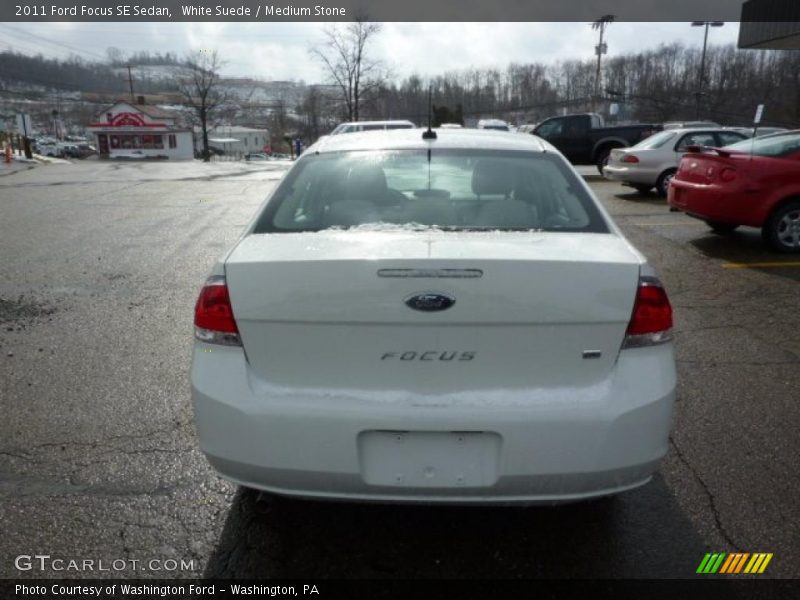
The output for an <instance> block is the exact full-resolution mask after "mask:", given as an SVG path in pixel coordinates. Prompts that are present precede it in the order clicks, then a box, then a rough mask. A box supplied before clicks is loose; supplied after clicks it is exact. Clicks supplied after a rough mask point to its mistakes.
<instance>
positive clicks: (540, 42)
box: [0, 22, 739, 83]
mask: <svg viewBox="0 0 800 600" xmlns="http://www.w3.org/2000/svg"><path fill="white" fill-rule="evenodd" d="M324 26H325V24H323V23H307V22H306V23H15V24H8V23H0V49H2V50H6V49H13V50H16V51H19V52H23V53H25V54H36V53H42V54H44V55H46V56H60V57H65V56H69V55H70V54H78V55H79V56H81V57H82V58H84V59H87V60H98V59H104V58H105V57H106V49H107V48H108V47H110V46H114V47H117V48H119V49H120V50H122V51H123V52H124V53H126V54H127V53H132V52H135V51H140V50H150V51H159V52H162V53H163V52H167V51H169V52H175V53H177V54H179V55H183V54H185V53H187V52H190V51H193V50H198V49H201V48H210V49H217V50H219V52H220V54H221V55H222V57H223V59H224V60H225V61H226V66H225V69H224V73H225V74H226V75H229V76H237V77H255V78H260V79H266V80H286V79H294V80H301V79H302V80H305V81H306V82H309V83H316V82H321V81H323V80H324V78H325V76H324V72H323V71H322V69H321V68H320V66H319V64H318V63H317V62H316V61H315V60H314V59H313V58H312V57H311V56H310V54H309V52H308V49H309V48H310V47H311V46H313V45H314V44H315V43H319V41H320V40H321V37H322V36H321V30H322V28H323V27H324ZM738 32H739V24H738V23H726V24H725V26H724V27H721V28H713V29H711V32H710V34H709V44H727V43H735V42H736V40H737V37H738ZM606 41H607V43H608V55H609V56H613V55H615V54H622V53H627V52H632V51H639V50H643V49H647V48H655V47H657V46H658V45H659V44H663V43H671V42H675V41H680V42H683V43H684V44H687V45H702V43H703V28H702V27H691V26H690V24H689V23H613V24H612V25H611V26H610V27H609V28H608V30H607V34H606ZM596 43H597V32H596V31H593V30H592V28H591V26H590V25H589V24H588V23H385V24H384V25H383V31H382V32H381V33H380V35H379V36H378V37H376V38H375V41H374V44H373V47H372V50H373V52H374V54H375V55H376V56H377V57H379V58H381V59H383V60H384V61H385V62H386V63H387V64H389V65H391V66H392V68H393V70H394V73H395V74H396V75H398V76H400V77H403V76H406V75H409V74H411V73H419V74H422V75H432V74H437V73H442V72H444V71H450V70H459V69H464V68H469V67H492V66H494V67H501V68H502V67H505V66H506V65H507V64H508V63H509V62H518V63H524V62H547V63H549V62H555V61H558V60H562V59H572V58H591V57H592V55H593V53H594V45H595V44H596Z"/></svg>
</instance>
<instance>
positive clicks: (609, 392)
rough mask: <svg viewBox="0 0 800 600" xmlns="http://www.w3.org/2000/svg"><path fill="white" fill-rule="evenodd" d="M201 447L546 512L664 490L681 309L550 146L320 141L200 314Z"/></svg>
mask: <svg viewBox="0 0 800 600" xmlns="http://www.w3.org/2000/svg"><path fill="white" fill-rule="evenodd" d="M194 324H195V344H194V355H193V364H192V373H191V381H192V395H193V401H194V408H195V414H196V423H197V431H198V436H199V440H200V445H201V448H202V450H203V452H204V453H205V454H206V456H207V457H208V460H209V461H210V462H211V464H212V465H213V466H214V468H215V469H216V470H217V471H218V472H219V473H221V474H222V475H223V476H224V477H226V478H228V479H230V480H232V481H234V482H236V483H239V484H241V485H244V486H247V487H250V488H256V489H260V490H264V491H268V492H273V493H278V494H286V495H292V496H303V497H314V498H337V499H353V500H375V501H392V502H444V503H539V502H545V503H547V502H559V501H571V500H580V499H586V498H592V497H596V496H604V495H610V494H614V493H617V492H621V491H624V490H628V489H631V488H634V487H637V486H639V485H642V484H644V483H646V482H647V481H648V480H649V479H650V477H651V475H652V473H653V471H654V470H655V469H656V468H657V465H658V462H659V460H660V459H661V458H662V457H663V455H664V454H665V452H666V451H667V446H668V435H669V430H670V424H671V417H672V410H673V403H674V397H675V381H676V378H675V360H674V355H673V347H672V334H671V328H672V309H671V307H670V304H669V300H668V299H667V296H666V293H665V291H664V289H663V287H662V286H661V284H660V282H659V280H658V279H657V278H656V276H655V274H654V272H653V270H652V269H651V267H650V266H649V265H648V264H647V262H646V260H645V258H644V257H643V256H642V255H641V254H640V253H639V252H638V251H637V250H636V249H635V248H633V246H632V245H631V244H630V243H629V242H628V241H627V240H626V239H625V238H624V237H623V236H622V234H621V233H620V232H619V230H618V229H617V227H616V226H615V225H614V223H613V222H612V221H611V219H610V217H609V216H608V214H607V213H606V212H605V210H604V209H603V208H602V207H601V205H600V203H599V202H598V201H597V199H596V198H595V197H594V195H593V193H592V191H591V190H590V188H589V187H588V186H587V185H586V184H585V183H584V181H583V180H582V179H581V178H580V177H579V176H578V175H577V174H576V172H575V170H574V169H573V168H572V167H571V166H570V165H569V163H568V162H567V161H566V160H565V159H564V157H563V156H562V155H561V154H560V153H559V152H558V151H557V150H556V149H555V148H554V147H553V146H551V145H550V144H548V143H547V142H544V141H543V140H541V139H539V138H536V137H534V136H522V135H515V134H511V133H504V132H493V131H477V130H467V129H462V130H455V129H442V130H439V131H438V132H436V131H433V132H431V131H428V132H424V131H423V130H420V129H414V130H398V131H387V132H370V133H360V134H353V135H346V136H334V137H330V138H327V139H326V140H324V141H323V142H320V143H318V144H317V145H316V146H312V147H311V148H309V149H308V150H307V151H306V153H305V154H303V156H302V157H301V158H300V159H299V160H298V161H297V162H296V163H295V164H294V165H293V167H292V168H291V169H290V170H289V172H288V173H287V174H286V176H285V177H284V179H283V180H282V182H281V183H280V184H279V185H278V186H277V187H276V189H275V190H274V192H273V193H272V194H271V195H270V197H269V198H268V199H267V200H266V202H265V203H264V205H263V206H262V207H261V209H260V210H259V211H258V214H257V215H256V217H255V219H254V220H253V222H252V223H251V225H250V226H249V227H248V228H247V230H246V232H245V234H244V235H243V236H242V237H241V238H240V240H239V241H238V242H237V243H236V245H235V246H234V248H233V249H232V250H231V251H230V252H229V253H227V254H226V255H225V257H224V258H223V259H222V260H220V262H219V263H218V264H217V265H216V266H215V267H214V269H213V271H212V272H211V275H210V277H209V278H208V280H207V281H206V283H205V286H204V287H203V288H202V291H201V292H200V297H199V299H198V301H197V305H196V310H195V323H194Z"/></svg>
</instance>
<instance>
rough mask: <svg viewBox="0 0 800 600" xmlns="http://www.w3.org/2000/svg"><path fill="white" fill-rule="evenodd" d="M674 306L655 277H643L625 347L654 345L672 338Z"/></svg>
mask: <svg viewBox="0 0 800 600" xmlns="http://www.w3.org/2000/svg"><path fill="white" fill-rule="evenodd" d="M671 330H672V306H671V305H670V303H669V298H667V292H666V291H664V288H663V287H662V286H661V282H660V281H659V280H658V279H656V278H655V277H641V278H640V279H639V287H638V288H637V290H636V301H635V302H634V304H633V314H632V315H631V320H630V322H629V323H628V330H627V332H626V338H625V345H624V347H626V348H630V347H639V346H652V345H655V344H662V343H664V342H668V341H669V340H671V339H672V333H671Z"/></svg>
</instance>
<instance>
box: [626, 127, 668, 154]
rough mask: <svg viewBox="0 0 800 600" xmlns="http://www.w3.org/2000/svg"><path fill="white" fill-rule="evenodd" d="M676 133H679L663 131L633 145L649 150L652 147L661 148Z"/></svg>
mask: <svg viewBox="0 0 800 600" xmlns="http://www.w3.org/2000/svg"><path fill="white" fill-rule="evenodd" d="M676 135H677V134H676V133H675V132H674V131H662V132H661V133H657V134H655V135H651V136H650V137H649V138H646V139H644V140H642V141H641V142H639V143H638V144H636V145H635V146H633V147H634V148H638V149H639V150H648V149H650V148H661V146H663V145H664V144H666V143H667V142H668V141H670V140H671V139H672V138H674V137H675V136H676Z"/></svg>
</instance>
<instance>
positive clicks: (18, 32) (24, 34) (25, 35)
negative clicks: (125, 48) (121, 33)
mask: <svg viewBox="0 0 800 600" xmlns="http://www.w3.org/2000/svg"><path fill="white" fill-rule="evenodd" d="M0 27H2V28H3V29H5V30H7V31H10V32H12V33H10V35H12V36H14V37H17V38H18V39H19V38H21V39H25V40H27V39H29V38H34V39H37V40H41V41H42V42H44V43H46V44H51V45H53V46H59V47H61V48H66V49H67V50H71V51H73V52H75V53H78V54H85V55H87V56H91V57H93V58H98V59H100V60H102V61H105V60H106V57H105V56H101V55H100V54H96V53H94V52H90V51H89V50H83V49H81V48H76V47H75V46H70V45H69V44H64V43H62V42H56V41H53V40H51V39H49V38H46V37H44V36H41V35H38V34H35V33H30V32H29V31H24V30H22V29H17V28H16V27H12V26H11V25H7V24H6V23H2V24H0Z"/></svg>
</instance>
